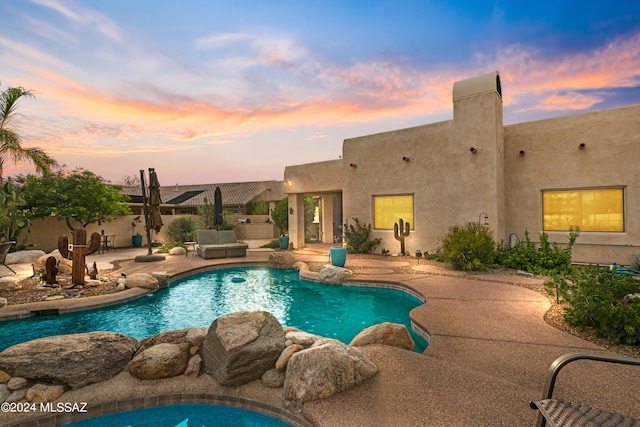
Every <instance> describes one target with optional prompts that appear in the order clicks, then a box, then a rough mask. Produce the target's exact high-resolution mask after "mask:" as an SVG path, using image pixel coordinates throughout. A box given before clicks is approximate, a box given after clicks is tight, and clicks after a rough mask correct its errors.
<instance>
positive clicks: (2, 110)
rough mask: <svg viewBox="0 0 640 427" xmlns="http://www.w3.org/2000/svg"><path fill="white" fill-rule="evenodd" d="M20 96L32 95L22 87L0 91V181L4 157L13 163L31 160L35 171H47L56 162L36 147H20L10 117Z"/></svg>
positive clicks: (20, 141) (17, 135)
mask: <svg viewBox="0 0 640 427" xmlns="http://www.w3.org/2000/svg"><path fill="white" fill-rule="evenodd" d="M22 97H34V95H33V93H32V92H31V91H28V90H26V89H24V88H22V87H10V88H7V89H6V90H4V91H2V92H0V182H1V181H2V170H3V166H4V162H5V160H6V157H7V156H9V157H10V158H11V160H12V161H13V162H14V163H17V162H21V161H29V162H32V163H33V164H34V165H35V167H36V171H37V172H40V173H48V172H50V171H51V168H52V167H53V166H55V165H57V162H56V161H55V160H54V159H52V158H51V157H49V155H48V154H47V153H45V152H44V151H43V150H42V149H40V148H37V147H29V148H24V147H22V144H21V143H22V138H21V137H20V135H19V134H18V133H17V132H16V130H15V128H13V129H12V128H11V122H12V121H13V120H12V119H13V118H14V117H15V115H16V108H17V107H18V100H19V99H20V98H22Z"/></svg>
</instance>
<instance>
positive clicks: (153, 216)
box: [147, 168, 163, 233]
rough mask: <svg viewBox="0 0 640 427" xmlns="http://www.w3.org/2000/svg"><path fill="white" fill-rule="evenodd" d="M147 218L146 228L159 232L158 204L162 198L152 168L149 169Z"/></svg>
mask: <svg viewBox="0 0 640 427" xmlns="http://www.w3.org/2000/svg"><path fill="white" fill-rule="evenodd" d="M148 203H149V207H148V209H149V219H148V222H147V228H148V229H149V230H154V231H155V232H156V233H159V232H160V229H161V228H162V225H163V224H162V215H160V204H161V203H162V199H161V198H160V183H159V182H158V175H157V174H156V171H155V170H154V169H151V168H150V169H149V199H148Z"/></svg>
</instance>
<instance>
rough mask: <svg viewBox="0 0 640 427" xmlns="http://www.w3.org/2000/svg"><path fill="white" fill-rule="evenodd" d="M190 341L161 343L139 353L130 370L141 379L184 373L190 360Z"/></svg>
mask: <svg viewBox="0 0 640 427" xmlns="http://www.w3.org/2000/svg"><path fill="white" fill-rule="evenodd" d="M189 347H190V345H189V344H188V343H183V344H170V343H161V344H158V345H154V346H153V347H149V348H147V349H146V350H144V351H143V352H141V353H139V354H137V355H136V356H135V357H134V358H133V360H132V361H131V365H129V372H130V373H131V375H132V376H133V377H135V378H138V379H141V380H158V379H161V378H170V377H175V376H176V375H180V374H182V373H183V372H184V371H185V369H186V368H187V364H188V362H189Z"/></svg>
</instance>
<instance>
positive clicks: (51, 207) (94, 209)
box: [19, 170, 131, 230]
mask: <svg viewBox="0 0 640 427" xmlns="http://www.w3.org/2000/svg"><path fill="white" fill-rule="evenodd" d="M19 181H20V182H21V183H22V193H23V195H24V198H25V200H26V202H27V208H29V209H31V211H32V212H33V216H34V217H35V218H42V217H47V216H52V215H53V216H55V217H56V218H58V220H63V219H64V220H65V221H66V223H67V227H69V229H70V230H73V229H75V228H76V227H77V226H82V227H86V226H87V225H89V224H93V223H96V222H111V221H113V220H114V219H115V216H118V215H129V214H131V210H130V209H129V205H128V204H127V202H128V200H129V197H128V196H126V195H124V194H122V187H121V186H119V185H109V184H107V183H105V182H104V180H103V179H102V177H100V176H98V175H96V174H94V173H93V172H89V171H85V170H74V171H73V172H71V173H63V172H57V173H55V174H50V175H46V176H44V177H42V178H39V177H36V176H33V175H28V176H27V177H20V178H19ZM74 223H75V226H74Z"/></svg>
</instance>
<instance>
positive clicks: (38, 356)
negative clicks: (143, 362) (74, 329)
mask: <svg viewBox="0 0 640 427" xmlns="http://www.w3.org/2000/svg"><path fill="white" fill-rule="evenodd" d="M137 349H138V340H136V339H135V338H133V337H130V336H127V335H124V334H120V333H116V332H89V333H86V334H72V335H56V336H52V337H46V338H38V339H36V340H33V341H27V342H24V343H20V344H16V345H14V346H11V347H9V348H7V349H5V350H4V351H2V352H1V353H0V370H4V371H6V372H7V373H9V374H10V375H12V376H14V377H16V376H19V377H24V378H27V379H29V380H34V381H43V382H46V383H50V384H64V385H67V386H69V387H70V388H72V389H75V388H79V387H82V386H85V385H87V384H92V383H97V382H101V381H105V380H107V379H109V378H111V377H112V376H114V375H115V374H117V373H118V372H120V371H121V370H122V369H123V368H124V367H125V366H126V365H127V363H129V362H130V361H131V357H132V356H133V354H134V353H135V352H136V350H137Z"/></svg>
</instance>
